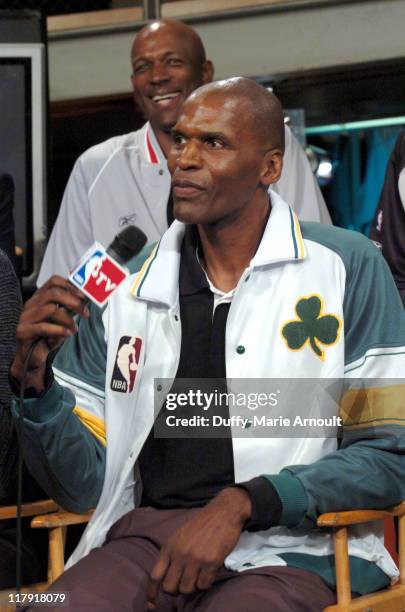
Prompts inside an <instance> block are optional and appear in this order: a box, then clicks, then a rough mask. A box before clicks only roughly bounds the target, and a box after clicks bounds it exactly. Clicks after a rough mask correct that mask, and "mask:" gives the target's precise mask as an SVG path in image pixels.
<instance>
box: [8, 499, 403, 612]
mask: <svg viewBox="0 0 405 612" xmlns="http://www.w3.org/2000/svg"><path fill="white" fill-rule="evenodd" d="M92 513H93V511H89V512H86V513H85V514H75V513H73V512H66V511H64V510H61V509H60V508H59V506H58V505H57V504H56V503H55V502H54V501H52V500H46V501H38V502H33V503H31V504H24V505H23V506H22V512H21V514H22V516H24V517H27V516H33V517H34V518H33V519H32V521H31V527H32V528H34V529H48V530H49V556H48V581H47V582H44V583H39V584H36V585H31V586H28V587H24V589H22V591H23V592H24V591H28V592H34V591H35V592H39V591H42V590H44V589H46V588H47V587H48V586H49V585H50V584H51V583H52V582H54V581H55V580H56V579H57V578H58V577H59V576H60V575H61V574H62V572H63V569H64V550H65V538H66V528H67V527H68V526H69V525H79V524H83V523H87V522H88V520H89V519H90V517H91V515H92ZM16 516H17V509H16V506H4V507H0V520H2V519H13V518H16ZM387 517H398V524H399V547H398V548H399V571H400V578H399V581H398V582H397V583H396V584H395V585H394V586H391V587H389V588H387V589H384V590H382V591H378V592H376V593H372V594H371V595H364V596H362V597H358V598H356V599H352V598H351V589H350V571H349V552H348V537H347V528H348V527H349V526H350V525H356V524H360V523H368V522H370V521H376V520H384V519H386V518H387ZM317 523H318V526H319V527H325V528H330V529H332V532H333V542H334V549H335V563H336V590H337V604H336V605H333V606H329V607H328V608H325V610H324V612H404V611H405V501H404V502H402V503H401V504H399V505H397V506H394V507H393V508H389V509H386V510H353V511H351V510H349V511H345V512H330V513H327V514H322V515H321V516H319V518H318V521H317ZM0 595H1V593H0ZM11 609H12V607H11V606H2V605H0V612H3V610H4V611H5V610H7V611H10V610H11Z"/></svg>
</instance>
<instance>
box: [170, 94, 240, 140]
mask: <svg viewBox="0 0 405 612" xmlns="http://www.w3.org/2000/svg"><path fill="white" fill-rule="evenodd" d="M245 103H246V101H245V100H243V99H239V98H234V97H227V96H226V95H223V94H220V95H218V94H216V93H214V94H210V93H208V94H206V95H198V96H193V95H192V96H191V99H189V100H187V101H186V102H185V104H184V106H183V110H182V112H181V115H180V117H179V120H178V122H177V124H176V127H177V128H178V129H183V127H184V128H185V129H186V128H187V126H190V125H192V126H193V127H195V128H198V129H204V126H205V127H207V128H208V127H209V128H210V130H211V129H212V130H216V131H224V132H225V131H227V132H229V131H233V132H240V131H241V129H243V127H244V126H245V125H246V114H245V118H243V117H242V116H241V112H242V111H243V109H244V107H245Z"/></svg>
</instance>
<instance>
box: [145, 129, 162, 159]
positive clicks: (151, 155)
mask: <svg viewBox="0 0 405 612" xmlns="http://www.w3.org/2000/svg"><path fill="white" fill-rule="evenodd" d="M146 146H147V147H148V153H149V158H150V161H151V163H152V164H158V163H159V159H158V156H157V155H156V153H155V150H154V148H153V147H152V143H151V141H150V138H149V133H148V132H146Z"/></svg>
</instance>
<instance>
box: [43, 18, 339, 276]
mask: <svg viewBox="0 0 405 612" xmlns="http://www.w3.org/2000/svg"><path fill="white" fill-rule="evenodd" d="M131 64H132V75H131V83H132V88H133V91H134V98H135V100H136V102H137V104H138V107H139V108H140V110H141V112H142V113H143V115H144V117H145V119H146V121H147V123H146V124H145V125H144V126H143V127H142V128H141V129H140V130H137V131H136V132H130V133H129V134H123V135H120V136H115V137H114V138H110V139H109V140H107V141H105V142H102V143H100V144H97V145H96V146H94V147H92V148H91V149H89V150H88V151H86V152H85V153H83V155H81V156H80V157H79V159H78V160H77V162H76V164H75V167H74V169H73V171H72V174H71V176H70V179H69V182H68V184H67V187H66V190H65V194H64V196H63V200H62V204H61V208H60V211H59V215H58V218H57V220H56V224H55V227H54V229H53V231H52V235H51V237H50V240H49V243H48V246H47V249H46V252H45V256H44V260H43V263H42V267H41V270H40V274H39V277H38V286H41V285H43V283H44V282H45V281H46V280H47V279H48V278H49V277H50V276H51V275H52V274H60V275H61V276H68V272H69V270H71V269H72V268H73V267H74V266H75V264H76V263H77V262H78V261H79V259H80V257H81V256H82V255H83V253H85V251H86V250H87V249H88V248H89V247H90V246H91V245H92V244H93V242H94V241H95V240H97V241H98V242H101V244H103V245H104V246H106V247H107V246H108V245H109V244H110V243H111V242H112V240H113V238H114V236H115V235H116V234H117V233H118V232H119V231H120V230H121V229H122V228H123V227H124V226H125V225H127V224H133V225H137V226H138V227H139V228H140V229H141V230H143V232H144V233H145V234H146V236H147V237H148V241H149V242H150V243H153V242H156V241H157V240H159V239H160V238H161V236H162V234H163V233H164V232H165V231H166V229H167V228H168V226H169V225H170V223H171V222H172V220H173V212H172V201H171V198H170V197H169V194H170V174H169V172H168V169H167V162H166V157H167V153H168V150H169V148H170V145H171V137H170V130H171V128H172V127H173V125H174V124H175V123H176V121H177V119H178V117H179V114H180V111H181V107H182V105H183V103H184V100H185V99H186V98H187V96H188V95H189V94H190V93H191V92H192V91H194V89H196V88H197V87H199V86H200V85H203V84H204V83H208V82H210V81H211V80H212V78H213V74H214V67H213V64H212V62H211V61H209V60H207V58H206V53H205V49H204V46H203V44H202V41H201V39H200V37H199V36H198V34H197V33H196V32H195V31H194V30H193V29H192V28H191V27H190V26H188V25H186V24H184V23H181V22H179V21H171V20H160V21H153V22H152V23H150V24H148V25H146V26H145V27H144V28H142V30H140V32H139V33H138V34H137V36H136V38H135V40H134V43H133V45H132V49H131ZM285 142H286V152H285V161H284V170H283V173H282V175H281V177H280V178H279V180H278V181H277V183H273V188H274V189H275V191H277V193H279V194H280V195H281V196H282V197H283V198H284V199H285V200H286V201H287V202H289V203H290V204H291V206H292V207H293V208H294V210H295V211H296V213H297V214H298V216H299V218H300V219H303V220H306V221H320V222H321V223H330V222H331V221H330V216H329V213H328V210H327V208H326V206H325V202H324V200H323V197H322V194H321V192H320V189H319V187H318V185H317V182H316V179H315V177H314V175H313V174H312V172H311V168H310V166H309V163H308V160H307V159H306V156H305V153H304V150H303V148H302V147H301V145H300V144H299V142H298V141H297V139H296V138H295V136H294V135H293V133H292V132H291V130H290V128H289V127H286V128H285Z"/></svg>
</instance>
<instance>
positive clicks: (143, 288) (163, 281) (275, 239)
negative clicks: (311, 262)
mask: <svg viewBox="0 0 405 612" xmlns="http://www.w3.org/2000/svg"><path fill="white" fill-rule="evenodd" d="M271 202H272V209H271V213H270V217H269V220H268V222H267V225H266V229H265V230H264V234H263V238H262V240H261V242H260V245H259V248H258V249H257V251H256V254H255V256H254V257H253V259H252V261H251V262H250V265H249V268H256V267H259V266H264V265H267V264H271V263H277V262H285V261H299V260H302V259H304V258H305V257H306V249H305V245H304V241H303V239H302V235H301V229H300V225H299V221H298V217H297V215H296V214H295V213H294V211H293V210H292V209H291V208H290V207H289V206H288V204H286V203H285V202H284V200H282V198H281V197H280V196H279V195H278V194H276V193H274V192H271ZM184 231H185V225H184V224H183V223H181V222H180V221H174V222H173V223H172V225H171V226H170V227H169V229H168V230H167V231H166V232H165V233H164V234H163V236H162V238H161V240H160V241H159V242H158V244H157V245H156V246H155V248H154V249H153V251H152V253H151V254H150V256H149V257H148V259H147V260H146V261H145V263H144V264H143V266H142V268H141V270H140V271H139V272H138V274H137V275H136V278H135V282H134V283H133V285H132V287H131V293H132V295H133V296H136V297H137V298H140V299H143V300H148V301H153V302H160V303H163V304H166V305H167V306H169V307H173V306H174V305H175V304H176V303H177V301H178V284H179V268H180V250H181V244H182V240H183V236H184Z"/></svg>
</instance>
